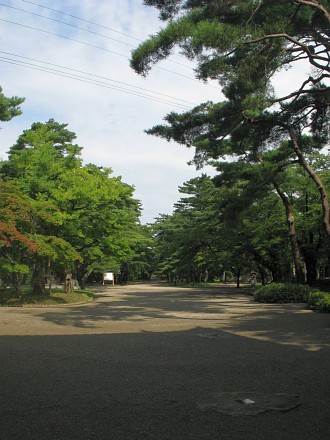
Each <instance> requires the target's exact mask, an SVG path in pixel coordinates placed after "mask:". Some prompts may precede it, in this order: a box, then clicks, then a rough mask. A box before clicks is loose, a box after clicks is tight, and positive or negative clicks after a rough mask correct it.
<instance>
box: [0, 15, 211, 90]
mask: <svg viewBox="0 0 330 440" xmlns="http://www.w3.org/2000/svg"><path fill="white" fill-rule="evenodd" d="M0 21H3V22H5V23H9V24H14V25H16V26H20V27H24V28H27V29H31V30H34V31H37V32H41V33H44V34H48V35H53V36H55V37H60V38H63V39H65V40H70V41H74V42H75V43H80V44H83V45H85V46H88V47H92V48H94V49H98V50H102V51H105V52H109V53H113V54H114V55H118V56H120V57H123V58H126V59H128V57H127V56H126V55H124V54H122V53H119V52H115V51H113V50H110V49H106V48H105V47H101V46H96V45H95V44H91V43H86V42H85V41H81V40H76V39H75V38H71V37H67V36H65V35H61V34H57V33H55V32H50V31H46V30H44V29H39V28H36V27H34V26H28V25H26V24H22V23H17V22H15V21H11V20H6V19H4V18H0ZM155 67H156V68H157V69H159V70H164V71H166V72H170V73H172V74H174V75H178V76H181V77H183V78H186V79H189V80H191V81H195V82H198V83H199V84H200V81H198V80H196V79H195V78H191V77H190V76H187V75H183V74H182V73H178V72H174V71H173V70H169V69H165V68H163V67H159V66H155ZM209 86H210V87H214V86H211V85H209ZM215 88H216V89H218V90H219V88H218V87H215Z"/></svg>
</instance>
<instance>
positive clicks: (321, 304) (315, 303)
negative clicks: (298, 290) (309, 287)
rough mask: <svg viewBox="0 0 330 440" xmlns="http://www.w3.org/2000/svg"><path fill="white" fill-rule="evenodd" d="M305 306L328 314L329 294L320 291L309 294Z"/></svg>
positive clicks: (329, 308) (329, 306)
mask: <svg viewBox="0 0 330 440" xmlns="http://www.w3.org/2000/svg"><path fill="white" fill-rule="evenodd" d="M307 304H308V306H309V307H310V308H311V309H315V310H318V311H319V312H326V313H330V293H328V292H322V291H321V290H317V291H315V292H311V293H310V294H309V295H308V298H307Z"/></svg>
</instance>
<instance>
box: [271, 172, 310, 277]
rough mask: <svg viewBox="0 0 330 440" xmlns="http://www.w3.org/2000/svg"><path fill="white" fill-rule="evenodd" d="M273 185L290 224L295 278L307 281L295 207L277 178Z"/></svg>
mask: <svg viewBox="0 0 330 440" xmlns="http://www.w3.org/2000/svg"><path fill="white" fill-rule="evenodd" d="M273 185H274V188H275V189H276V192H277V194H278V195H279V197H280V198H281V200H282V202H283V205H284V207H285V211H286V218H287V225H288V233H289V239H290V244H291V253H292V258H293V262H294V267H295V278H296V281H297V283H300V284H302V283H304V282H305V274H304V270H303V264H302V258H301V255H300V249H299V246H298V240H297V232H296V226H295V218H294V214H293V209H292V206H291V203H290V202H289V199H288V198H287V196H286V195H285V194H284V192H283V191H282V190H281V188H280V186H279V184H278V183H277V182H276V181H275V179H274V180H273Z"/></svg>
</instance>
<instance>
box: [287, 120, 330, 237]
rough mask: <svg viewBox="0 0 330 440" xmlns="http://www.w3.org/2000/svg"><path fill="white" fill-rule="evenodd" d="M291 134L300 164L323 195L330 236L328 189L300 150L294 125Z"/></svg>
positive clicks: (325, 221)
mask: <svg viewBox="0 0 330 440" xmlns="http://www.w3.org/2000/svg"><path fill="white" fill-rule="evenodd" d="M288 130H289V134H290V138H291V140H292V143H293V149H294V151H295V153H296V155H297V157H298V160H299V163H300V165H301V166H302V167H303V168H304V170H306V172H307V173H308V175H309V176H310V177H311V179H312V180H313V182H314V183H315V185H316V186H317V188H318V190H319V193H320V196H321V204H322V210H323V224H324V227H325V230H326V233H327V234H328V235H329V236H330V207H329V198H328V194H327V191H326V189H325V187H324V185H323V183H322V181H321V179H320V178H319V176H318V175H317V174H316V172H315V171H314V169H313V168H312V167H311V166H310V165H309V163H308V162H307V161H306V159H305V157H304V155H303V153H302V151H301V150H300V147H299V143H298V138H297V135H296V133H295V131H294V129H293V127H289V129H288Z"/></svg>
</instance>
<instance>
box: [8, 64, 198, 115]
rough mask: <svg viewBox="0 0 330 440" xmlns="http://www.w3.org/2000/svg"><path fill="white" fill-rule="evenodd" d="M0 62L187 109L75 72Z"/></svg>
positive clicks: (183, 106)
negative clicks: (81, 75)
mask: <svg viewBox="0 0 330 440" xmlns="http://www.w3.org/2000/svg"><path fill="white" fill-rule="evenodd" d="M0 62H3V63H6V64H12V65H16V66H20V67H25V68H29V69H32V70H38V71H41V72H46V73H51V74H52V75H56V76H61V77H63V78H70V79H74V80H77V81H80V82H84V83H87V84H93V85H97V86H100V87H104V88H107V89H111V90H116V91H119V92H122V93H127V94H129V95H133V96H137V97H140V98H144V99H148V100H150V101H155V102H159V103H162V104H167V105H171V106H175V107H178V108H180V109H184V110H188V109H189V107H188V106H186V105H184V104H180V103H178V102H173V101H169V100H165V99H160V98H157V97H153V96H149V95H146V94H143V93H139V92H135V91H133V90H128V89H125V88H123V87H119V86H112V85H109V84H106V83H103V82H101V81H98V80H93V79H88V78H84V77H80V76H79V75H75V74H71V73H68V72H62V71H59V70H56V69H51V68H48V67H44V66H38V65H36V64H32V63H27V62H24V61H19V60H13V59H10V58H6V57H0Z"/></svg>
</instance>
